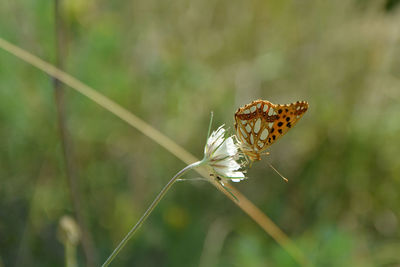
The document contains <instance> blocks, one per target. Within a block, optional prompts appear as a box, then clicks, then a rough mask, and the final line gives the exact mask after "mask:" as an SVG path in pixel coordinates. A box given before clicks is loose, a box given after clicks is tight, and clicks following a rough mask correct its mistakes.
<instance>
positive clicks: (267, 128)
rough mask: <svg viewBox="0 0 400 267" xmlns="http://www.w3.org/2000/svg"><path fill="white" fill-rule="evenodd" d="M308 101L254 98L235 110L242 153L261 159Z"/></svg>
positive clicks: (287, 129)
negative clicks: (290, 101) (282, 103)
mask: <svg viewBox="0 0 400 267" xmlns="http://www.w3.org/2000/svg"><path fill="white" fill-rule="evenodd" d="M307 109H308V103H307V102H305V101H297V102H295V103H291V104H286V105H280V104H272V103H271V102H269V101H267V100H260V99H259V100H255V101H253V102H251V103H250V104H247V105H245V106H244V107H241V108H239V109H238V110H237V111H236V112H235V130H236V136H237V139H238V141H239V145H240V147H241V149H242V151H243V153H244V154H245V155H246V156H247V157H248V158H249V159H250V160H251V161H256V160H261V155H262V154H263V151H265V150H266V149H267V148H268V147H269V146H270V145H272V144H273V143H274V142H275V141H277V140H278V139H279V138H280V137H282V136H283V135H284V134H285V133H287V131H289V130H290V129H291V128H292V127H293V126H294V125H295V124H296V123H297V122H298V121H299V119H300V118H301V117H302V116H303V115H304V113H305V112H306V111H307Z"/></svg>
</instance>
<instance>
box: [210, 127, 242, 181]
mask: <svg viewBox="0 0 400 267" xmlns="http://www.w3.org/2000/svg"><path fill="white" fill-rule="evenodd" d="M204 160H205V161H206V162H207V164H208V166H209V167H210V168H211V170H212V172H213V173H214V174H215V175H217V176H218V177H221V178H225V179H229V180H232V181H233V182H239V181H241V180H243V179H245V178H246V176H245V175H244V171H243V170H241V169H242V167H243V164H242V163H240V161H239V160H240V150H239V148H238V145H237V144H236V143H235V142H234V139H233V136H229V137H227V135H226V131H225V129H224V125H221V126H220V127H219V128H218V129H217V130H215V131H214V132H212V134H211V135H210V136H209V137H208V139H207V144H206V146H205V148H204Z"/></svg>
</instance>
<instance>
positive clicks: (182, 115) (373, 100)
mask: <svg viewBox="0 0 400 267" xmlns="http://www.w3.org/2000/svg"><path fill="white" fill-rule="evenodd" d="M398 2H399V1H396V0H387V1H372V0H369V1H368V0H350V1H316V0H305V1H290V0H268V1H263V0H252V1H235V0H234V1H228V0H190V1H186V0H174V1H156V0H137V1H106V0H85V1H83V0H68V1H67V0H60V1H59V12H58V13H57V12H55V8H54V6H55V1H44V0H14V1H1V2H0V36H1V37H2V38H5V39H6V40H9V41H11V42H12V43H14V44H16V45H18V46H20V47H22V48H24V49H26V50H28V51H30V52H32V53H34V54H35V55H38V56H39V57H41V58H43V59H44V60H46V61H49V62H51V63H53V64H56V61H57V60H59V59H60V58H61V60H62V62H63V68H64V69H65V70H66V71H67V72H68V73H70V74H71V75H73V76H75V77H76V78H78V79H80V80H82V81H83V82H85V83H87V84H89V85H90V86H93V87H94V88H96V89H97V90H98V91H99V92H101V93H102V94H105V95H106V96H108V97H110V98H111V99H113V100H115V101H116V102H118V103H119V104H121V105H122V106H124V107H126V108H127V109H129V110H130V111H131V112H132V113H134V114H136V115H137V116H139V117H140V118H142V119H143V120H145V121H147V122H148V123H150V124H151V125H152V126H154V127H155V128H157V129H158V130H160V131H161V132H163V133H164V134H165V135H167V136H168V137H170V138H172V139H173V140H175V141H176V142H177V143H178V144H179V145H181V146H182V147H184V148H185V149H187V150H188V151H190V152H192V153H193V154H194V155H196V156H197V157H199V158H200V157H202V153H203V146H204V142H205V137H206V133H207V127H208V121H209V114H210V111H212V110H213V111H214V113H215V121H214V122H215V123H214V125H215V126H218V125H220V124H222V123H225V124H226V125H227V126H230V127H231V129H232V127H233V114H234V112H235V110H236V109H237V108H238V107H239V106H241V105H244V104H246V103H249V102H251V101H252V100H254V99H259V98H261V99H267V100H270V101H271V102H273V103H282V104H284V103H290V102H294V101H297V100H306V101H308V102H309V103H310V109H309V111H308V112H307V113H306V115H305V116H304V117H303V119H302V120H301V121H300V122H299V123H298V124H297V125H296V127H295V128H294V129H293V130H291V131H290V132H289V133H288V134H287V135H286V136H284V137H283V138H282V139H280V140H279V141H278V142H277V143H276V144H274V145H273V146H272V147H271V148H270V152H271V155H270V156H268V157H267V158H266V159H264V160H263V161H261V162H257V163H255V164H253V166H252V168H251V169H250V170H249V172H248V176H249V177H250V179H248V180H247V181H245V182H242V183H240V184H236V186H237V187H238V189H239V190H241V191H242V192H243V193H244V194H245V195H246V196H248V197H249V198H250V200H251V201H253V202H254V203H255V204H256V205H257V206H259V207H260V208H261V209H262V210H263V211H264V212H265V213H266V214H267V215H268V216H270V217H271V219H272V220H273V221H274V222H275V223H276V224H277V225H278V226H279V227H280V228H281V229H282V230H283V231H285V232H286V233H287V234H288V235H289V236H290V238H291V239H292V240H293V241H294V242H295V243H296V245H297V246H298V247H299V248H300V249H301V250H302V251H303V252H304V253H305V255H306V256H307V257H308V258H309V260H310V261H311V262H312V263H313V264H314V265H315V266H400V253H399V252H400V231H399V215H400V214H399V212H400V196H399V189H400V160H399V148H400V117H399V116H400V40H399V37H400V5H398ZM56 21H59V22H60V24H59V25H61V26H60V28H59V29H61V30H59V31H58V34H57V33H56V30H55V27H56V26H55V25H56ZM57 36H58V37H57ZM57 39H58V41H59V42H60V43H61V53H60V54H61V56H60V57H59V58H57V56H56V54H57V52H56V47H57V45H56V43H57ZM64 101H65V102H64V103H65V124H66V127H67V129H68V132H69V139H70V143H69V149H70V151H71V155H72V159H71V160H72V162H73V168H74V171H75V173H76V177H77V188H78V192H79V193H80V195H81V199H80V200H79V206H80V208H81V210H82V211H83V217H84V221H85V222H86V225H87V235H88V236H89V237H91V239H92V240H93V247H94V255H95V256H94V259H95V261H94V262H95V263H96V262H97V263H101V262H103V261H104V260H105V259H106V257H107V256H108V255H109V254H110V253H111V251H112V250H113V249H114V248H115V246H116V245H117V244H118V242H119V241H120V240H121V238H122V237H123V236H124V235H125V234H126V233H127V231H128V230H129V229H130V227H131V226H132V225H133V224H134V223H135V222H136V221H137V220H138V218H139V217H140V216H141V214H142V213H143V212H144V210H145V209H146V208H147V206H148V205H149V204H150V202H151V201H152V200H153V198H154V197H155V195H156V194H157V193H158V192H159V190H160V189H161V188H162V186H163V185H164V184H165V183H166V182H167V181H168V180H169V179H170V178H171V177H172V176H173V175H174V174H175V173H176V172H177V171H178V170H180V169H181V168H183V167H184V163H182V162H181V161H179V160H178V159H177V158H175V157H174V156H173V155H171V154H170V153H169V152H167V151H166V150H165V149H163V148H161V147H160V146H159V145H157V144H156V143H154V142H153V141H151V140H150V139H149V138H148V137H146V136H144V135H142V134H141V133H140V132H139V131H137V130H136V129H134V128H132V127H130V126H128V125H127V124H126V123H124V122H122V121H121V120H120V119H118V118H117V117H115V116H114V115H112V114H110V113H109V112H108V111H105V110H104V109H102V108H100V107H99V106H98V105H97V104H95V103H93V102H92V101H90V100H89V99H87V98H86V97H83V96H82V95H80V94H79V93H77V92H75V91H74V90H72V89H70V88H66V91H65V95H64ZM0 140H1V142H0V266H62V265H63V264H64V262H65V255H64V244H63V242H64V243H65V238H63V234H62V230H60V220H61V218H62V217H63V216H66V215H67V216H71V217H75V215H74V214H75V213H74V209H73V205H72V203H73V202H72V200H71V197H70V189H69V188H70V186H69V183H68V179H67V175H66V167H65V160H64V156H63V150H62V146H61V139H60V131H59V127H58V119H57V106H56V102H55V97H54V87H53V80H52V79H51V78H50V77H49V76H47V75H45V74H44V73H43V72H41V71H39V70H37V69H35V68H34V67H32V66H30V65H28V64H26V63H24V62H22V61H21V60H19V59H17V58H15V57H14V56H12V55H10V54H8V53H7V52H5V51H3V50H1V51H0ZM267 161H269V162H271V163H272V164H273V165H274V166H275V167H276V168H277V169H278V170H280V171H281V172H282V173H283V174H284V175H285V176H287V177H288V178H289V180H290V181H289V183H288V184H286V183H284V182H283V181H282V180H281V178H280V177H279V176H278V175H277V174H276V173H274V171H272V170H271V169H270V168H269V167H268V165H267V163H266V162H267ZM186 177H187V178H195V177H198V174H196V173H195V172H192V173H189V174H187V175H186ZM63 240H64V241H63ZM76 259H77V262H78V265H79V266H89V265H90V263H88V262H87V261H86V259H85V254H84V252H83V249H82V246H81V243H79V244H78V247H77V254H76ZM92 266H93V265H92ZM113 266H202V267H204V266H226V267H228V266H298V265H297V263H296V262H295V261H294V260H293V259H292V258H291V257H290V255H289V254H288V253H287V252H286V251H285V250H284V249H282V248H281V247H280V246H279V245H278V244H277V243H276V242H275V241H274V240H273V239H272V238H271V237H270V236H268V235H267V234H266V233H265V232H264V231H263V230H261V228H260V227H259V226H258V225H257V224H255V223H254V222H253V221H252V220H251V219H249V218H248V217H247V216H246V215H245V214H244V213H243V212H242V211H241V210H239V209H238V208H237V207H236V206H235V205H234V204H233V203H232V202H231V201H230V200H228V199H227V198H226V197H225V196H224V195H222V194H221V193H220V192H219V191H217V190H215V188H214V187H213V186H211V185H210V184H208V183H207V182H204V181H196V180H195V181H185V182H180V183H177V184H176V185H175V186H174V187H173V189H172V190H171V191H170V192H168V194H167V196H166V197H165V199H164V200H163V201H162V202H161V204H160V205H159V206H158V207H157V208H156V210H155V211H154V212H153V214H152V215H151V216H150V218H149V219H148V221H147V222H146V223H145V225H144V226H143V227H142V228H141V229H140V231H139V232H138V233H137V235H136V236H134V238H133V239H132V240H131V241H129V243H128V244H127V246H126V247H125V248H124V250H123V251H122V252H121V253H120V254H119V255H118V257H117V258H116V260H115V261H114V262H113Z"/></svg>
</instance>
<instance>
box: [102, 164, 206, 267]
mask: <svg viewBox="0 0 400 267" xmlns="http://www.w3.org/2000/svg"><path fill="white" fill-rule="evenodd" d="M202 164H203V161H197V162H195V163H192V164H190V165H188V166H186V167H185V168H183V169H182V170H180V171H179V172H178V173H177V174H175V176H174V177H172V179H171V180H170V181H169V182H168V183H167V184H166V185H165V186H164V188H163V189H162V190H161V191H160V193H158V195H157V197H156V198H155V199H154V200H153V202H152V203H151V205H150V206H149V207H148V208H147V210H146V212H145V213H144V214H143V215H142V217H141V218H140V219H139V221H138V222H137V223H136V224H135V226H133V228H132V229H131V230H130V231H129V233H128V234H127V235H126V236H125V237H124V239H122V241H121V242H120V243H119V245H118V246H117V247H116V248H115V249H114V251H113V253H111V255H110V256H109V257H108V259H107V260H106V261H105V262H104V263H103V265H102V267H106V266H108V265H109V264H110V263H111V262H112V261H113V259H114V258H115V257H116V256H117V255H118V253H119V252H120V251H121V249H122V248H123V247H124V246H125V244H126V243H127V242H128V240H129V239H130V238H131V237H132V236H133V235H134V234H135V232H136V231H137V230H138V229H139V227H140V226H142V224H143V222H144V221H145V220H146V219H147V217H149V215H150V214H151V212H152V211H153V210H154V208H155V207H156V206H157V204H158V203H159V202H160V200H161V199H162V198H163V197H164V195H165V194H166V193H167V192H168V190H169V189H170V188H171V186H172V185H173V184H174V183H175V182H176V180H178V178H179V177H181V176H182V175H183V174H184V173H185V172H187V171H189V170H191V169H193V168H195V167H198V166H200V165H202Z"/></svg>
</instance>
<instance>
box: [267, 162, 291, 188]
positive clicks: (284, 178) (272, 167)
mask: <svg viewBox="0 0 400 267" xmlns="http://www.w3.org/2000/svg"><path fill="white" fill-rule="evenodd" d="M267 163H268V165H269V166H270V167H271V169H273V170H274V171H275V172H276V173H277V174H278V175H279V176H280V177H281V178H282V179H283V180H284V181H285V182H286V183H287V182H289V180H288V179H287V178H286V177H284V176H283V175H282V174H281V173H280V172H278V170H277V169H275V167H274V166H272V164H271V163H269V162H267Z"/></svg>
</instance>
